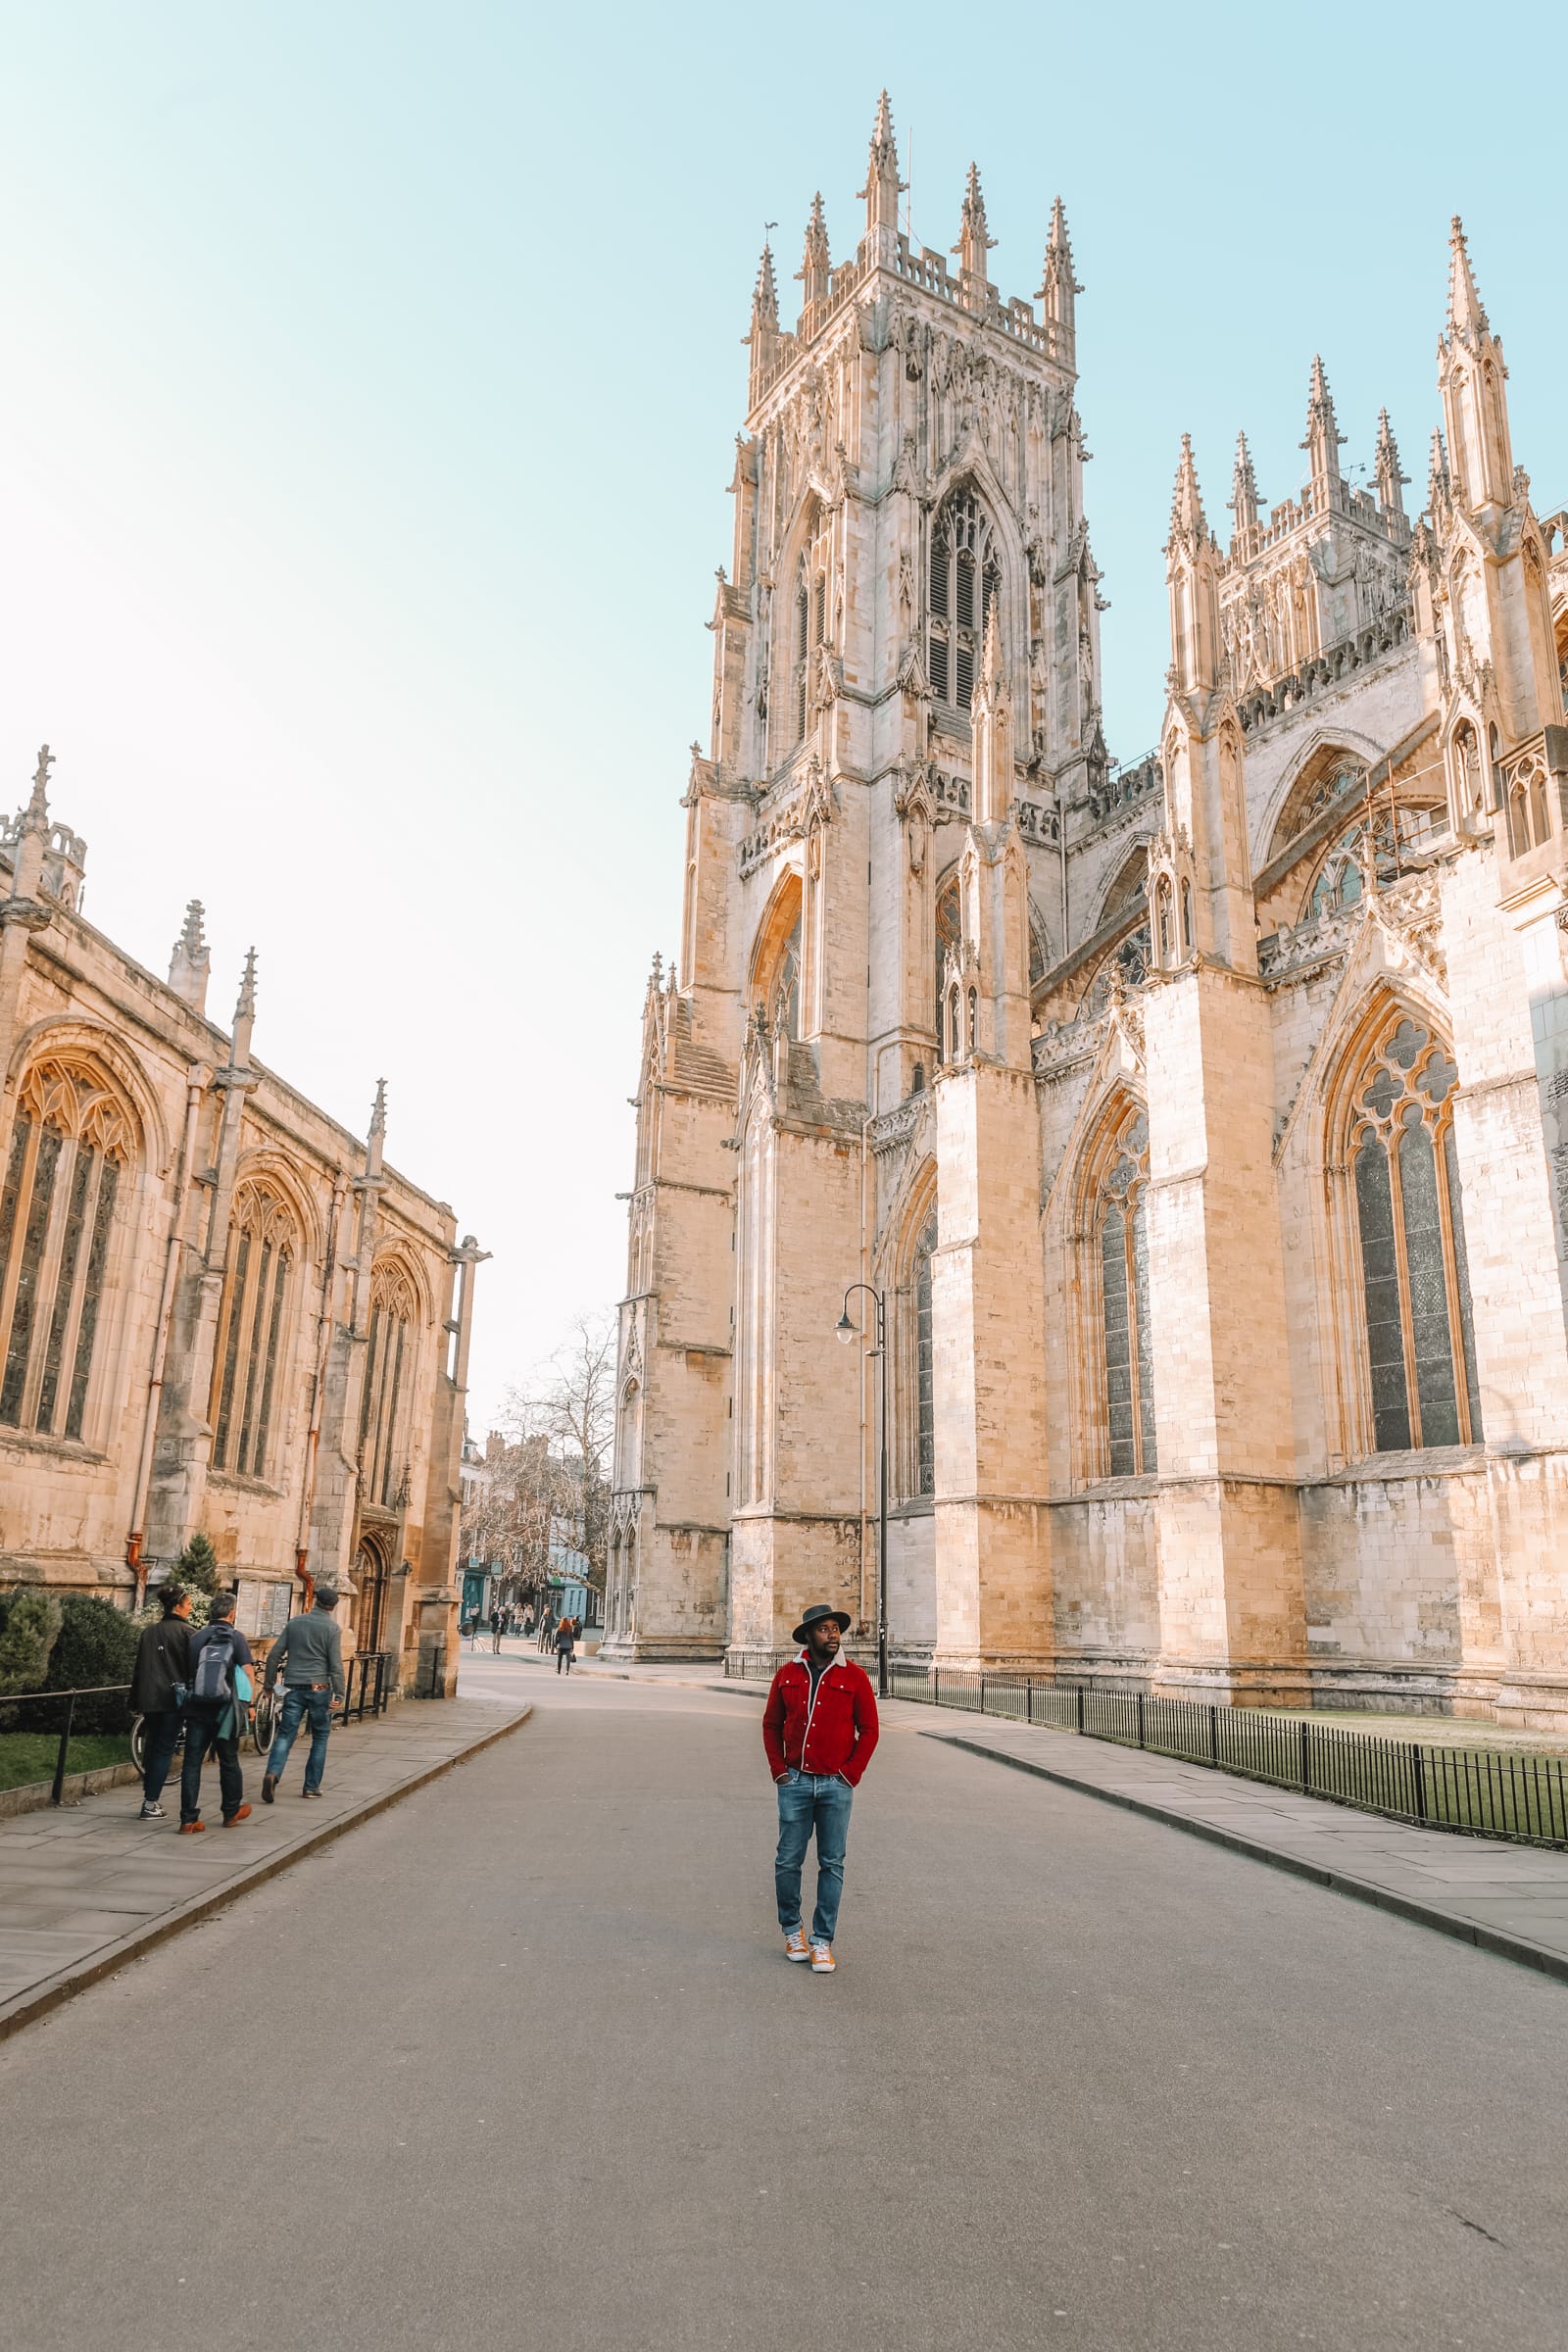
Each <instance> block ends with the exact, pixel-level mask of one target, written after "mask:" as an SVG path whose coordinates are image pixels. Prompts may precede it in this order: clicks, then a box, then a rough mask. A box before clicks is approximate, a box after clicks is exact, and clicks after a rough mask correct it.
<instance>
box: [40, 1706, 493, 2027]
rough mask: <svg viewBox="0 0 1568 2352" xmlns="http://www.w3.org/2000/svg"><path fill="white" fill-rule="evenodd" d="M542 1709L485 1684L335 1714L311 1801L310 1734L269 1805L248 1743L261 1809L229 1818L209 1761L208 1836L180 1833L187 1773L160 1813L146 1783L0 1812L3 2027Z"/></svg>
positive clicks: (249, 1771) (250, 1781)
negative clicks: (144, 1791)
mask: <svg viewBox="0 0 1568 2352" xmlns="http://www.w3.org/2000/svg"><path fill="white" fill-rule="evenodd" d="M532 1711H533V1710H532V1708H531V1707H530V1706H529V1705H528V1704H527V1703H526V1701H524V1700H522V1699H520V1698H515V1697H502V1696H501V1695H500V1694H495V1695H491V1694H485V1695H482V1696H475V1697H459V1698H455V1699H447V1700H428V1699H426V1700H419V1701H417V1702H415V1701H407V1702H405V1703H404V1704H402V1705H400V1706H395V1707H393V1708H392V1710H391V1711H390V1713H388V1714H387V1715H385V1716H383V1717H382V1718H381V1719H380V1721H379V1722H367V1723H354V1724H342V1725H339V1726H338V1727H337V1728H336V1729H335V1730H334V1731H333V1734H332V1740H331V1745H330V1747H329V1748H328V1750H327V1759H326V1778H325V1782H324V1785H323V1790H322V1794H321V1797H320V1798H319V1801H317V1802H316V1803H314V1804H309V1805H307V1804H306V1803H305V1802H304V1801H303V1799H302V1797H301V1793H300V1791H301V1788H302V1785H303V1779H304V1770H305V1756H306V1752H307V1749H308V1747H309V1740H308V1739H306V1740H300V1741H299V1742H297V1744H296V1746H295V1748H294V1752H293V1754H292V1755H291V1756H290V1758H289V1766H288V1771H287V1773H286V1774H285V1775H284V1779H283V1783H282V1785H281V1787H280V1788H279V1789H278V1792H277V1801H276V1802H275V1804H272V1805H270V1806H268V1805H264V1804H263V1803H262V1801H261V1789H262V1758H261V1757H260V1756H253V1755H248V1754H247V1755H243V1756H242V1758H241V1762H242V1765H243V1767H244V1772H245V1794H246V1796H247V1798H248V1799H249V1800H250V1802H251V1804H252V1807H253V1810H252V1813H251V1816H250V1819H249V1820H248V1821H243V1822H240V1823H238V1824H237V1825H236V1827H235V1828H233V1829H232V1830H225V1829H222V1828H221V1827H220V1826H219V1814H218V1806H217V1798H218V1772H217V1766H216V1763H215V1762H212V1761H209V1764H208V1768H207V1772H206V1775H205V1776H204V1782H203V1796H204V1799H205V1801H206V1803H207V1805H208V1807H209V1817H208V1828H207V1830H206V1832H205V1833H204V1834H203V1835H202V1836H201V1837H199V1838H181V1837H180V1836H179V1834H178V1829H179V1794H178V1782H177V1779H176V1780H175V1781H174V1782H172V1784H171V1786H170V1788H168V1789H165V1791H164V1801H165V1804H166V1805H167V1806H168V1807H169V1816H168V1819H167V1820H164V1821H142V1820H140V1819H139V1818H138V1816H139V1812H140V1806H141V1791H140V1789H139V1788H138V1789H113V1790H110V1791H107V1792H105V1793H103V1794H100V1795H96V1796H89V1797H85V1798H84V1799H83V1800H82V1802H81V1803H80V1804H79V1805H76V1806H62V1807H60V1808H59V1810H57V1811H51V1812H49V1813H46V1814H45V1813H25V1814H22V1815H20V1816H18V1817H17V1819H15V1820H14V1821H0V2039H3V2038H4V2036H5V2035H6V2034H10V2033H14V2032H15V2031H16V2029H17V2028H18V2027H19V2026H22V2025H25V2023H26V2022H27V2021H28V2020H29V2019H30V2018H33V2017H37V2016H40V2015H41V2014H42V2013H43V2012H44V2011H45V2010H47V2009H51V2008H53V2007H54V2006H55V2005H56V2003H57V2002H59V2001H62V2000H64V1999H66V1998H68V1997H69V1996H70V1994H72V1993H73V1992H77V1991H79V1990H81V1988H82V1987H83V1986H84V1985H90V1984H93V1983H95V1982H96V1981H97V1979H98V1978H100V1977H103V1976H107V1975H109V1974H110V1973H112V1971H114V1970H115V1969H117V1968H121V1967H123V1965H124V1963H125V1962H126V1961H127V1960H129V1959H132V1958H134V1957H135V1955H136V1954H137V1953H138V1952H140V1951H143V1950H145V1949H146V1948H147V1947H148V1946H149V1945H150V1944H153V1943H157V1942H159V1941H161V1940H162V1939H163V1938H164V1937H165V1936H170V1935H173V1934H175V1933H177V1931H178V1930H179V1929H181V1928H184V1927H189V1926H192V1925H193V1924H194V1923H195V1922H196V1921H197V1920H199V1919H203V1918H205V1917H207V1915H208V1914H209V1913H210V1912H212V1911H214V1910H216V1909H218V1908H219V1907H220V1906H221V1905H222V1904H224V1903H227V1902H230V1901H232V1899H233V1898H234V1896H235V1895H237V1894H240V1893H243V1892H244V1891H245V1889H246V1888H248V1887H254V1886H257V1885H260V1884H261V1883H262V1881H264V1880H266V1879H269V1878H271V1877H272V1876H273V1875H274V1874H275V1873H276V1872H277V1871H279V1870H286V1869H288V1868H289V1866H290V1865H291V1864H292V1863H294V1862H297V1861H299V1860H300V1859H301V1858H302V1857H303V1856H304V1855H306V1854H308V1853H315V1852H317V1851H319V1848H320V1847H321V1846H323V1845H326V1844H329V1843H330V1842H331V1840H332V1839H333V1838H339V1837H341V1836H342V1835H343V1833H344V1831H345V1830H350V1829H353V1828H354V1827H355V1825H356V1824H357V1823H359V1822H362V1821H367V1820H368V1819H369V1818H370V1817H371V1816H372V1815H373V1814H376V1813H379V1812H381V1811H382V1810H383V1808H384V1807H385V1806H387V1805H389V1804H394V1803H396V1801H397V1800H398V1798H399V1797H402V1796H407V1795H409V1794H410V1793H411V1792H412V1791H413V1790H414V1789H418V1788H422V1787H423V1785H424V1784H425V1782H427V1781H430V1780H433V1779H434V1778H435V1777H436V1775H437V1774H439V1773H443V1772H446V1771H448V1770H450V1768H451V1767H452V1766H453V1765H454V1764H459V1763H461V1762H462V1761H463V1760H464V1758H465V1757H466V1756H470V1755H473V1754H476V1753H477V1751H478V1750H479V1749H480V1748H484V1747H488V1746H489V1745H490V1744H491V1742H492V1741H493V1740H499V1739H503V1738H505V1736H506V1735H507V1734H508V1733H509V1732H513V1731H515V1730H516V1729H517V1728H518V1726H519V1725H521V1724H523V1723H525V1722H526V1721H527V1719H528V1717H529V1715H530V1714H531V1713H532Z"/></svg>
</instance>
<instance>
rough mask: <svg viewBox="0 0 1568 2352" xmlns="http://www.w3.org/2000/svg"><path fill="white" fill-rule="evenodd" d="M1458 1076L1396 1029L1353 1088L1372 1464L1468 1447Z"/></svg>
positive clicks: (1472, 1393) (1476, 1433)
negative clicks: (1423, 1449) (1422, 1451)
mask: <svg viewBox="0 0 1568 2352" xmlns="http://www.w3.org/2000/svg"><path fill="white" fill-rule="evenodd" d="M1458 1075H1459V1073H1458V1071H1457V1070H1456V1069H1455V1067H1454V1065H1453V1062H1452V1060H1451V1059H1450V1057H1449V1055H1448V1053H1447V1050H1446V1047H1445V1046H1443V1045H1442V1044H1441V1043H1438V1042H1436V1041H1435V1040H1434V1039H1433V1038H1432V1037H1431V1035H1430V1034H1429V1033H1428V1031H1427V1030H1426V1029H1424V1028H1423V1027H1422V1026H1421V1025H1420V1024H1419V1023H1418V1022H1416V1021H1414V1020H1411V1019H1410V1018H1408V1017H1405V1018H1402V1019H1399V1020H1397V1022H1396V1023H1395V1024H1394V1025H1393V1026H1392V1028H1391V1031H1390V1033H1389V1034H1388V1035H1387V1036H1386V1037H1385V1040H1384V1042H1383V1044H1382V1046H1381V1047H1380V1048H1379V1050H1378V1051H1377V1053H1376V1054H1374V1056H1373V1058H1372V1060H1371V1062H1370V1063H1369V1064H1368V1065H1367V1066H1366V1067H1365V1068H1364V1069H1363V1071H1362V1073H1361V1076H1360V1078H1359V1080H1358V1082H1357V1085H1356V1088H1355V1094H1354V1103H1353V1108H1352V1114H1351V1115H1352V1125H1351V1129H1350V1138H1349V1143H1350V1165H1351V1177H1352V1188H1351V1189H1352V1191H1353V1195H1354V1201H1355V1220H1356V1232H1357V1238H1358V1243H1359V1254H1360V1271H1361V1305H1362V1317H1363V1337H1364V1344H1365V1349H1366V1365H1367V1372H1368V1376H1369V1389H1370V1398H1371V1422H1372V1429H1371V1436H1372V1442H1373V1445H1374V1446H1375V1448H1376V1450H1377V1451H1378V1452H1379V1453H1388V1452H1402V1451H1404V1450H1406V1449H1408V1448H1412V1447H1420V1446H1463V1445H1468V1444H1473V1443H1478V1442H1479V1440H1480V1438H1481V1434H1482V1430H1481V1400H1480V1396H1479V1392H1478V1388H1477V1382H1476V1354H1475V1336H1474V1332H1473V1330H1472V1325H1471V1313H1470V1272H1469V1266H1468V1263H1467V1260H1466V1256H1465V1241H1464V1205H1463V1201H1462V1200H1461V1197H1460V1189H1459V1170H1458V1163H1457V1160H1456V1158H1455V1156H1454V1147H1453V1102H1452V1098H1453V1090H1454V1087H1455V1086H1456V1084H1457V1082H1458Z"/></svg>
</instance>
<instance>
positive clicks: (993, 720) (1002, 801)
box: [969, 596, 1013, 825]
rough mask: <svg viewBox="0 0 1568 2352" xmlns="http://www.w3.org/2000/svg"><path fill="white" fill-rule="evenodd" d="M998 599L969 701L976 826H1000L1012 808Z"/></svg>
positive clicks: (1009, 734) (988, 619)
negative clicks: (972, 742)
mask: <svg viewBox="0 0 1568 2352" xmlns="http://www.w3.org/2000/svg"><path fill="white" fill-rule="evenodd" d="M1001 604H1002V599H1001V598H1000V597H997V596H994V597H993V598H992V600H991V610H990V612H989V613H987V614H986V633H985V641H984V644H983V645H982V648H981V653H980V675H979V676H978V678H976V680H975V686H974V693H973V695H972V696H971V697H970V701H969V717H970V721H971V724H972V726H973V730H974V816H975V823H976V824H978V825H1000V824H1001V822H1002V820H1003V818H1004V817H1005V815H1006V814H1007V812H1008V810H1009V809H1011V807H1012V785H1013V775H1012V697H1011V695H1010V694H1009V693H1008V692H1007V681H1006V678H1005V676H1004V674H1003V667H1002V627H1001V621H1000V619H999V613H1000V609H1001Z"/></svg>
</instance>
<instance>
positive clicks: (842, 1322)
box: [833, 1306, 856, 1348]
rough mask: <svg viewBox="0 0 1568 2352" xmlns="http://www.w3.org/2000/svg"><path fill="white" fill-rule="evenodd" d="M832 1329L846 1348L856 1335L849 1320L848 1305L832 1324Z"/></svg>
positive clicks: (853, 1326)
mask: <svg viewBox="0 0 1568 2352" xmlns="http://www.w3.org/2000/svg"><path fill="white" fill-rule="evenodd" d="M833 1329H834V1330H835V1332H836V1333H837V1334H838V1336H839V1338H840V1339H841V1340H842V1341H843V1342H844V1345H845V1347H846V1348H847V1347H848V1346H849V1344H850V1342H851V1341H852V1340H853V1339H854V1338H855V1336H856V1332H855V1325H854V1324H853V1323H852V1322H851V1321H850V1310H849V1308H848V1306H846V1307H845V1309H844V1312H843V1314H842V1315H840V1317H839V1319H838V1321H837V1322H836V1323H835V1324H834V1326H833Z"/></svg>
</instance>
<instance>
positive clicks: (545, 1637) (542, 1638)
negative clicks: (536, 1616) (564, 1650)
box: [539, 1601, 556, 1651]
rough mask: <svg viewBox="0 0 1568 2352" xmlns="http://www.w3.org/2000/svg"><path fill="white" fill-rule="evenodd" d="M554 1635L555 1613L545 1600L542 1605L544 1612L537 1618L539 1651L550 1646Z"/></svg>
mask: <svg viewBox="0 0 1568 2352" xmlns="http://www.w3.org/2000/svg"><path fill="white" fill-rule="evenodd" d="M555 1635H556V1613H555V1611H554V1609H552V1607H551V1606H550V1603H549V1602H548V1601H546V1603H545V1606H544V1614H543V1615H542V1616H541V1618H540V1620H539V1647H540V1649H541V1651H543V1650H547V1649H548V1648H549V1647H550V1645H551V1643H552V1642H553V1641H554V1640H555Z"/></svg>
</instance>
